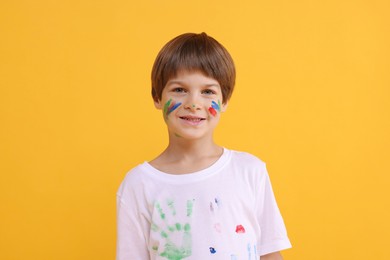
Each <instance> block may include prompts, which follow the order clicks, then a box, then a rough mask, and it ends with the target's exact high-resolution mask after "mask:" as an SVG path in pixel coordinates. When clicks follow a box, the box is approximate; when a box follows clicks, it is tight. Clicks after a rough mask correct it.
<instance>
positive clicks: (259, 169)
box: [116, 33, 291, 260]
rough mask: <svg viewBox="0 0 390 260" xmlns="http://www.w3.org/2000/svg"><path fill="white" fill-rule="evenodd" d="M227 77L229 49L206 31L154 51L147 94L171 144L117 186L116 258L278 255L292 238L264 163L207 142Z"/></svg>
mask: <svg viewBox="0 0 390 260" xmlns="http://www.w3.org/2000/svg"><path fill="white" fill-rule="evenodd" d="M234 83H235V67H234V63H233V60H232V58H231V56H230V55H229V53H228V52H227V50H226V49H225V48H224V47H223V46H222V45H221V44H220V43H218V42H217V41H216V40H215V39H213V38H212V37H210V36H208V35H206V34H205V33H201V34H193V33H187V34H183V35H179V36H177V37H176V38H174V39H173V40H171V41H170V42H168V43H167V44H166V45H165V46H164V47H163V48H162V50H161V51H160V52H159V54H158V55H157V58H156V60H155V63H154V65H153V69H152V96H153V99H154V103H155V106H156V108H157V109H160V110H162V113H163V117H164V120H165V123H166V125H167V128H168V135H169V144H168V147H167V148H166V149H165V150H164V151H163V152H162V153H161V154H160V155H159V156H158V157H157V158H156V159H154V160H152V161H150V162H144V163H143V164H140V165H138V166H137V167H135V168H134V169H132V170H131V171H130V172H129V173H128V174H127V175H126V177H125V179H124V180H123V182H122V184H121V186H120V187H119V190H118V193H117V225H118V226H117V228H118V230H117V231H118V238H117V239H118V240H117V256H116V259H117V260H148V259H151V260H154V259H168V260H181V259H186V260H187V259H188V260H207V259H221V260H222V259H226V260H242V259H245V260H246V259H249V260H251V259H257V260H258V259H259V258H260V256H261V259H262V260H264V259H282V257H281V255H280V254H279V251H280V250H283V249H286V248H289V247H291V245H290V242H289V239H288V237H287V234H286V229H285V226H284V223H283V219H282V217H281V215H280V212H279V209H278V207H277V204H276V201H275V198H274V195H273V192H272V187H271V184H270V180H269V177H268V173H267V170H266V167H265V163H264V162H262V161H261V160H260V159H258V158H256V157H255V156H253V155H250V154H248V153H245V152H238V151H233V150H229V149H226V148H224V147H221V146H218V145H217V144H215V143H214V141H213V131H214V128H215V127H216V126H217V124H218V121H219V118H220V115H221V113H222V112H224V111H225V110H226V108H227V104H228V101H229V98H230V97H231V94H232V92H233V88H234Z"/></svg>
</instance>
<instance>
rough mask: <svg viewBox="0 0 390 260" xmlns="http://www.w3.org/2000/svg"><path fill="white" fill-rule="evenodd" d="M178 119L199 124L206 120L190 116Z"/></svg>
mask: <svg viewBox="0 0 390 260" xmlns="http://www.w3.org/2000/svg"><path fill="white" fill-rule="evenodd" d="M180 119H183V120H187V121H191V122H200V121H202V120H206V118H202V117H191V116H181V117H180Z"/></svg>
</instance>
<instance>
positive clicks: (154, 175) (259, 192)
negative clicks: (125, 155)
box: [116, 148, 291, 260]
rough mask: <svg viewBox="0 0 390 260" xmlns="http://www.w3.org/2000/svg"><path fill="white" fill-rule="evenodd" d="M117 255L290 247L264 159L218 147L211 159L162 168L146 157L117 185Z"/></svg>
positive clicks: (123, 258)
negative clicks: (191, 169) (175, 169)
mask: <svg viewBox="0 0 390 260" xmlns="http://www.w3.org/2000/svg"><path fill="white" fill-rule="evenodd" d="M117 235H118V236H117V254H116V259H117V260H148V259H150V260H157V259H168V260H181V259H186V260H207V259H221V260H222V259H226V260H241V259H242V260H244V259H245V260H247V259H249V260H251V259H256V260H258V259H259V256H261V255H264V254H268V253H272V252H276V251H280V250H283V249H287V248H290V247H291V244H290V241H289V239H288V237H287V233H286V228H285V225H284V222H283V219H282V216H281V215H280V212H279V209H278V206H277V204H276V201H275V198H274V194H273V191H272V187H271V183H270V180H269V176H268V173H267V170H266V166H265V163H264V162H262V161H261V160H260V159H258V158H257V157H255V156H253V155H251V154H249V153H245V152H238V151H233V150H228V149H226V148H224V152H223V155H222V156H221V157H220V158H219V159H218V160H217V161H216V162H215V163H214V164H213V165H211V166H210V167H208V168H206V169H204V170H201V171H198V172H195V173H189V174H181V175H174V174H168V173H164V172H161V171H159V170H157V169H156V168H154V167H152V166H151V165H150V164H149V163H148V162H145V163H143V164H140V165H138V166H137V167H135V168H134V169H132V170H131V171H129V172H128V173H127V175H126V177H125V179H124V180H123V182H122V184H121V185H120V187H119V190H118V192H117Z"/></svg>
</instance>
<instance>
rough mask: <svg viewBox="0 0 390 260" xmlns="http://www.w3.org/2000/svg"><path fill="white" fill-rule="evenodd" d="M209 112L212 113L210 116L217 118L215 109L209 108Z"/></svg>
mask: <svg viewBox="0 0 390 260" xmlns="http://www.w3.org/2000/svg"><path fill="white" fill-rule="evenodd" d="M209 112H210V114H212V115H213V116H216V115H217V111H216V110H215V109H214V108H213V107H209Z"/></svg>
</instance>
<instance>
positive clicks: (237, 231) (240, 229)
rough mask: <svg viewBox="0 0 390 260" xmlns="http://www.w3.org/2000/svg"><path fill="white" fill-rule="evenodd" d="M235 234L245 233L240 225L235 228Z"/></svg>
mask: <svg viewBox="0 0 390 260" xmlns="http://www.w3.org/2000/svg"><path fill="white" fill-rule="evenodd" d="M236 233H238V234H244V233H245V228H244V227H243V226H242V225H237V227H236Z"/></svg>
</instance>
